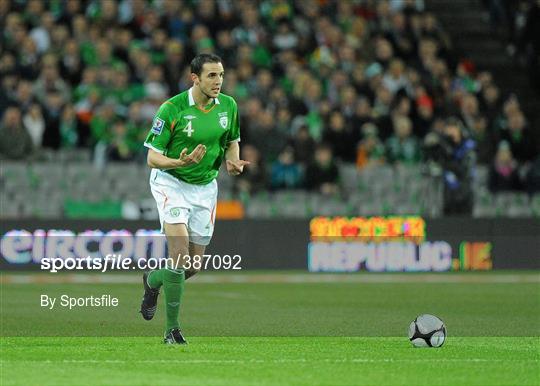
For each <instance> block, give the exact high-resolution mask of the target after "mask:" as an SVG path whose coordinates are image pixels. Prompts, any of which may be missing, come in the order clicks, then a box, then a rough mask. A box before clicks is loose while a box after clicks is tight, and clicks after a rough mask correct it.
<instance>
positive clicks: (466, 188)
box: [425, 117, 476, 215]
mask: <svg viewBox="0 0 540 386" xmlns="http://www.w3.org/2000/svg"><path fill="white" fill-rule="evenodd" d="M425 146H426V153H427V156H428V159H430V160H432V161H434V162H436V163H437V164H438V165H439V167H440V168H441V169H442V178H443V184H444V194H443V196H444V197H443V200H444V214H445V215H470V214H471V213H472V208H473V191H472V176H473V171H474V167H475V164H476V155H475V151H474V148H475V143H474V141H473V140H472V139H470V138H467V137H466V133H465V131H464V129H463V127H462V123H461V121H460V120H459V119H457V118H454V117H451V118H448V119H447V120H446V122H445V124H444V131H443V133H442V134H440V133H436V132H433V133H430V134H428V135H427V136H426V139H425Z"/></svg>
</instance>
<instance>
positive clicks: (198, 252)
mask: <svg viewBox="0 0 540 386" xmlns="http://www.w3.org/2000/svg"><path fill="white" fill-rule="evenodd" d="M205 250H206V245H199V244H195V243H189V255H190V256H191V257H192V258H193V257H194V256H201V265H202V267H204V263H205V258H204V251H205ZM200 270H201V268H193V266H192V267H191V268H190V269H186V271H185V272H186V280H187V279H189V278H190V277H192V276H194V275H196V274H197V273H199V272H200Z"/></svg>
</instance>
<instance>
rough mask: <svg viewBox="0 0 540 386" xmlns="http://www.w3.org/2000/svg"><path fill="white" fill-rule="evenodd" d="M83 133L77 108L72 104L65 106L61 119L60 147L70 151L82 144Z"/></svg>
mask: <svg viewBox="0 0 540 386" xmlns="http://www.w3.org/2000/svg"><path fill="white" fill-rule="evenodd" d="M81 131H82V129H81V127H80V124H79V121H78V119H77V114H76V113H75V108H74V107H73V105H71V104H67V105H65V106H64V109H63V110H62V117H61V119H60V147H61V148H64V149H69V148H74V147H76V146H77V145H79V144H82V143H83V142H82V141H83V140H84V137H83V136H82V135H80V132H81Z"/></svg>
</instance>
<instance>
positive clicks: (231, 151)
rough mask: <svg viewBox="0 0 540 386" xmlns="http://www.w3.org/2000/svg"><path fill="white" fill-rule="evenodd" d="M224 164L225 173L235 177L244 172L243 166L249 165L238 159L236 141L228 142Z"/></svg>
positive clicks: (238, 153) (238, 148) (238, 151)
mask: <svg viewBox="0 0 540 386" xmlns="http://www.w3.org/2000/svg"><path fill="white" fill-rule="evenodd" d="M225 160H226V161H225V163H226V164H227V172H228V173H229V174H230V175H231V176H237V175H238V174H240V173H242V172H243V171H244V166H246V165H249V161H244V160H241V159H240V146H239V145H238V141H234V142H229V146H228V147H227V150H226V151H225Z"/></svg>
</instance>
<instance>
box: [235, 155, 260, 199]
mask: <svg viewBox="0 0 540 386" xmlns="http://www.w3.org/2000/svg"><path fill="white" fill-rule="evenodd" d="M241 151H242V157H241V158H242V159H243V160H246V161H249V162H250V165H249V168H246V170H245V171H244V172H243V173H242V174H240V175H239V176H238V178H235V179H234V185H235V190H236V191H237V192H240V193H246V194H253V193H257V192H260V191H263V190H265V189H266V187H267V184H268V176H267V173H266V168H265V164H264V162H263V160H262V157H261V154H260V153H259V151H258V150H257V148H256V147H255V146H253V145H244V146H242V150H241ZM248 169H249V170H248Z"/></svg>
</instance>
